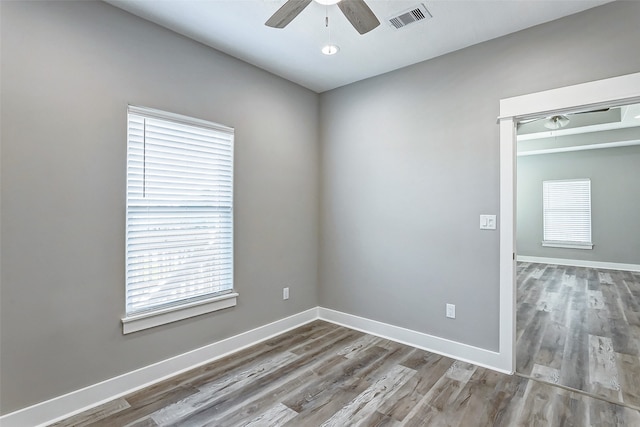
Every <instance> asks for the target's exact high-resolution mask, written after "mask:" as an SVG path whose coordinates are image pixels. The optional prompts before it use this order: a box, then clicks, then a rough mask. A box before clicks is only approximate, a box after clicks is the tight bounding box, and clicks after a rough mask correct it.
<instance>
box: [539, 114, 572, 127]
mask: <svg viewBox="0 0 640 427" xmlns="http://www.w3.org/2000/svg"><path fill="white" fill-rule="evenodd" d="M568 124H569V117H567V116H563V115H558V116H551V117H549V118H548V119H547V120H546V121H545V123H544V127H546V128H547V129H551V130H555V129H560V128H563V127H565V126H566V125H568Z"/></svg>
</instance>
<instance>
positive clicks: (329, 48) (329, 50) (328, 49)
mask: <svg viewBox="0 0 640 427" xmlns="http://www.w3.org/2000/svg"><path fill="white" fill-rule="evenodd" d="M339 50H340V48H339V47H338V46H336V45H335V44H328V45H326V46H323V47H322V53H324V54H325V55H335V54H336V53H338V51H339Z"/></svg>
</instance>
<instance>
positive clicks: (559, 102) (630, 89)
mask: <svg viewBox="0 0 640 427" xmlns="http://www.w3.org/2000/svg"><path fill="white" fill-rule="evenodd" d="M632 103H640V73H634V74H629V75H625V76H620V77H613V78H609V79H605V80H598V81H594V82H589V83H583V84H579V85H575V86H569V87H564V88H559V89H553V90H549V91H544V92H538V93H533V94H528V95H522V96H517V97H513V98H506V99H502V100H501V101H500V117H499V118H498V122H499V125H500V217H499V221H500V325H499V338H500V344H499V357H498V359H499V363H498V366H497V367H498V368H499V369H501V370H504V371H507V372H515V355H516V352H515V344H516V340H515V337H516V322H515V320H516V313H515V308H516V289H515V284H516V268H517V267H516V239H515V237H516V229H515V226H516V218H515V209H516V204H515V202H516V194H515V190H516V175H515V172H516V162H515V159H516V152H515V146H516V123H517V122H518V121H521V120H526V119H532V118H536V117H541V116H547V115H551V114H552V113H564V112H572V111H580V110H582V111H584V110H594V109H597V108H603V107H610V106H613V105H622V104H632Z"/></svg>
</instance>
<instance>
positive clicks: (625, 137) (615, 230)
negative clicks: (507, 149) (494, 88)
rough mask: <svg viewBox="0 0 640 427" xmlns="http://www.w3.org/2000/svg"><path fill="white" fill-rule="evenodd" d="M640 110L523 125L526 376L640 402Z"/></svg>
mask: <svg viewBox="0 0 640 427" xmlns="http://www.w3.org/2000/svg"><path fill="white" fill-rule="evenodd" d="M639 144H640V105H638V104H632V105H623V106H612V107H603V108H598V109H597V110H595V111H583V112H580V113H575V114H570V113H567V114H562V115H559V114H553V115H550V116H544V117H540V118H537V119H529V120H523V121H520V122H519V123H518V125H517V145H516V153H517V161H516V176H517V185H516V187H517V203H516V204H517V215H516V219H517V220H516V230H517V232H516V235H517V239H516V240H517V253H518V256H517V258H516V261H517V275H516V372H517V374H518V375H521V376H525V377H529V378H533V379H536V380H538V381H543V382H546V383H550V384H553V385H560V386H563V387H569V388H571V389H575V390H578V391H582V392H584V393H587V394H590V395H594V396H597V397H599V398H601V399H605V400H608V401H612V402H617V403H620V404H625V405H629V406H632V407H640V385H638V384H637V380H636V378H638V377H640V357H639V356H640V319H639V318H638V314H639V312H640V306H639V303H640V247H639V246H638V241H640V226H639V225H638V224H637V203H636V201H635V200H636V199H639V200H640V168H639V166H638V165H640V145H639Z"/></svg>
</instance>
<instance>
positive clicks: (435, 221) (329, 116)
mask: <svg viewBox="0 0 640 427" xmlns="http://www.w3.org/2000/svg"><path fill="white" fill-rule="evenodd" d="M638 22H640V2H615V3H611V4H607V5H605V6H603V7H599V8H597V9H593V10H589V11H586V12H584V13H581V14H578V15H574V16H570V17H567V18H564V19H561V20H558V21H554V22H551V23H548V24H545V25H541V26H538V27H534V28H531V29H528V30H525V31H522V32H519V33H516V34H513V35H509V36H506V37H502V38H500V39H496V40H494V41H489V42H486V43H483V44H480V45H476V46H473V47H470V48H467V49H464V50H462V51H458V52H454V53H452V54H449V55H446V56H444V57H440V58H436V59H434V60H431V61H427V62H423V63H420V64H416V65H414V66H411V67H407V68H404V69H401V70H398V71H395V72H392V73H388V74H386V75H382V76H378V77H375V78H372V79H368V80H365V81H362V82H359V83H355V84H352V85H349V86H346V87H343V88H339V89H336V90H333V91H331V92H327V93H324V94H322V95H321V129H322V138H321V141H322V144H323V149H322V174H321V186H322V204H321V210H322V214H321V215H322V216H321V219H322V233H321V251H320V254H321V258H320V259H321V261H320V304H321V305H322V306H324V307H328V308H332V309H336V310H340V311H344V312H347V313H352V314H355V315H359V316H364V317H367V318H371V319H375V320H378V321H382V322H388V323H391V324H394V325H398V326H402V327H406V328H410V329H413V330H416V331H421V332H425V333H428V334H432V335H436V336H440V337H444V338H448V339H451V340H455V341H460V342H463V343H466V344H470V345H474V346H478V347H482V348H486V349H490V350H497V349H498V307H499V299H498V296H499V277H498V270H499V258H498V255H499V243H498V238H499V231H481V230H479V215H480V214H482V213H498V211H499V147H498V145H499V134H498V126H497V125H496V117H497V116H498V113H499V105H498V101H499V100H500V99H501V98H505V97H510V96H516V95H522V94H526V93H531V92H536V91H540V90H546V89H551V88H556V87H560V86H566V85H570V84H576V83H581V82H586V81H591V80H596V79H602V78H607V77H612V76H618V75H622V74H628V73H632V72H638V71H639V70H640V55H636V54H634V53H632V52H631V51H630V50H629V49H630V46H631V44H630V42H629V41H630V40H637V39H638V38H640V26H639V25H638ZM498 224H500V218H498ZM445 303H453V304H456V305H457V313H456V314H457V319H455V320H451V319H446V318H445Z"/></svg>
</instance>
